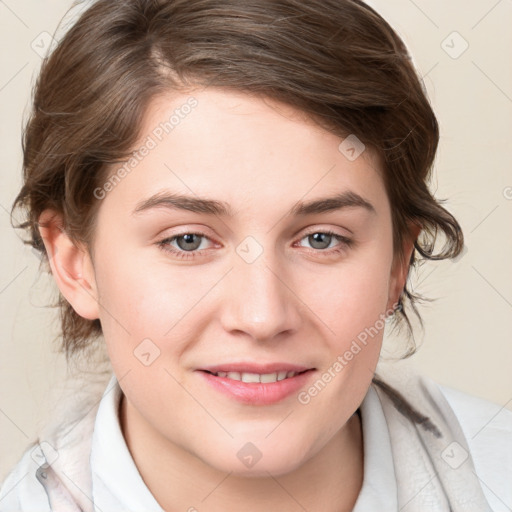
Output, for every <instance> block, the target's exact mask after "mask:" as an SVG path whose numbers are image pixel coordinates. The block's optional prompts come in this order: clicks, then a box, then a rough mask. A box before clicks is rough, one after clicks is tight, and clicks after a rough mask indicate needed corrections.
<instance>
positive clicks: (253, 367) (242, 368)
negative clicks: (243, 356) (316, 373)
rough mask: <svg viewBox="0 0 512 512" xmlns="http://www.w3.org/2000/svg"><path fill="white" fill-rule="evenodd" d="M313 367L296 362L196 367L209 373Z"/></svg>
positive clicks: (258, 371)
mask: <svg viewBox="0 0 512 512" xmlns="http://www.w3.org/2000/svg"><path fill="white" fill-rule="evenodd" d="M313 369H314V368H311V367H307V366H302V365H298V364H290V363H267V364H258V363H248V362H247V363H244V362H238V363H225V364H217V365H213V366H204V367H202V368H198V370H203V371H208V372H211V373H218V372H239V373H259V374H265V373H277V372H284V371H286V372H297V373H298V372H303V371H306V370H313Z"/></svg>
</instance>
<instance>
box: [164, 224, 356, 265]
mask: <svg viewBox="0 0 512 512" xmlns="http://www.w3.org/2000/svg"><path fill="white" fill-rule="evenodd" d="M315 234H322V235H328V236H332V237H334V238H336V239H337V240H338V241H339V242H341V244H340V245H339V246H337V247H336V248H334V249H330V250H327V249H310V250H311V251H313V252H321V253H325V255H326V256H334V255H336V254H339V253H342V252H343V251H345V250H346V249H350V248H351V247H352V246H353V245H354V240H352V239H351V238H347V237H346V236H343V235H339V234H338V233H335V232H334V231H330V230H326V231H320V230H318V231H311V232H310V233H306V234H305V235H304V236H303V237H302V238H300V240H302V239H304V238H306V237H308V236H311V235H315ZM185 235H198V236H201V237H204V238H207V239H208V240H209V239H210V238H209V237H208V236H206V235H205V234H204V233H197V232H194V231H185V232H183V233H179V234H177V235H173V236H172V237H168V238H164V239H163V240H161V241H159V242H157V245H158V247H159V248H160V249H161V250H162V251H165V252H168V253H171V254H172V255H173V256H176V257H178V258H180V259H183V260H190V259H192V258H195V257H196V256H195V255H196V253H197V252H200V251H198V250H197V249H196V250H194V251H183V250H177V249H174V248H171V246H170V245H169V244H170V243H171V242H172V241H174V240H176V239H177V238H180V237H182V236H185ZM300 240H299V241H300Z"/></svg>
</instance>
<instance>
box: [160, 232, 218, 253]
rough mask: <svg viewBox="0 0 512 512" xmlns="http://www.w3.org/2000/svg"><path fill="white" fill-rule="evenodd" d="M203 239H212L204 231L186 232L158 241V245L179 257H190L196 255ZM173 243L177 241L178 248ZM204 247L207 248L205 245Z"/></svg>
mask: <svg viewBox="0 0 512 512" xmlns="http://www.w3.org/2000/svg"><path fill="white" fill-rule="evenodd" d="M203 240H210V239H209V238H208V237H207V236H206V235H205V234H203V233H192V232H186V233H181V234H178V235H174V236H172V237H169V238H165V239H164V240H161V241H160V242H158V246H159V247H160V248H161V249H162V250H164V251H166V252H170V253H171V254H173V255H175V256H177V257H178V258H182V259H189V258H194V257H195V255H194V252H197V251H198V250H199V249H200V248H201V245H202V242H203ZM173 243H176V245H177V248H176V247H175V246H173ZM202 249H203V250H205V248H204V247H202Z"/></svg>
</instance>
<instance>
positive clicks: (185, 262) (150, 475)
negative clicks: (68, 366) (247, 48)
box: [40, 88, 418, 512]
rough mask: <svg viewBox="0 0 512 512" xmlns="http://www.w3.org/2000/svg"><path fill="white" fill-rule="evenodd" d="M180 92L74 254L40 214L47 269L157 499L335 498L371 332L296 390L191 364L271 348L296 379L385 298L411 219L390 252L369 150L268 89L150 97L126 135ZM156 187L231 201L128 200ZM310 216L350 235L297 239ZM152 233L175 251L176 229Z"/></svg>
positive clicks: (366, 321)
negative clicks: (89, 340) (199, 205)
mask: <svg viewBox="0 0 512 512" xmlns="http://www.w3.org/2000/svg"><path fill="white" fill-rule="evenodd" d="M191 96H193V97H194V98H195V99H196V100H197V102H198V103H197V106H196V107H195V108H194V109H193V110H192V111H191V112H190V113H189V114H188V115H187V116H185V117H184V118H183V119H181V121H180V123H179V124H178V125H177V126H175V127H174V129H173V130H172V132H170V133H168V134H165V135H164V136H163V137H162V140H161V141H158V144H157V145H156V147H154V148H153V149H151V150H150V151H149V152H148V154H147V155H146V156H145V157H144V158H143V160H142V161H141V162H140V163H138V165H137V166H136V167H135V168H134V169H133V170H132V171H131V172H130V173H129V174H128V175H127V176H126V177H124V179H122V180H121V181H120V182H119V183H118V184H116V185H115V186H114V187H113V188H112V189H111V190H110V191H108V193H106V194H105V197H104V198H103V199H101V205H100V208H99V212H98V219H97V226H96V232H95V238H94V241H93V244H92V254H93V257H92V258H91V256H90V254H89V252H88V251H87V250H86V248H85V247H81V246H79V245H75V244H73V243H72V242H71V241H70V240H69V238H68V237H67V236H66V233H65V232H64V231H62V230H60V229H58V227H59V223H60V222H61V221H60V219H59V217H58V216H55V215H54V213H53V212H51V211H45V212H44V213H43V215H42V216H41V219H40V220H41V221H42V222H48V225H47V226H46V227H42V228H41V234H42V236H43V239H44V241H45V245H46V248H47V250H48V253H49V255H50V256H51V260H50V261H51V267H52V272H53V275H54V277H55V280H56V282H57V284H58V286H59V288H60V290H61V292H62V294H63V295H64V296H65V297H66V299H67V300H68V301H69V302H70V303H71V304H72V305H73V307H74V309H75V310H76V311H77V312H78V313H79V314H80V315H82V316H83V317H85V318H89V319H93V318H100V320H101V324H102V328H103V332H104V337H105V342H106V345H107V349H108V353H109V356H110V358H111V362H112V366H113V369H114V372H115V374H116V376H117V378H118V380H119V383H120V386H121V388H122V390H123V392H124V394H125V397H124V399H123V401H122V404H121V407H120V420H121V425H122V429H123V433H124V436H125V439H126V442H127V445H128V447H129V449H130V451H131V453H132V455H133V458H134V461H135V463H136V465H137V467H138V469H139V472H140V473H141V475H142V477H143V479H144V481H145V482H146V485H147V486H148V487H149V489H150V491H151V492H152V493H153V495H154V496H155V498H156V499H157V501H158V502H159V503H160V505H161V506H162V507H163V508H165V509H167V510H188V509H189V508H190V507H196V508H197V509H198V510H201V508H205V507H207V508H208V510H210V511H217V510H219V511H220V510H235V507H243V509H244V510H251V511H260V510H261V511H263V510H265V511H267V510H284V511H295V510H302V508H301V507H304V508H305V509H307V510H325V511H335V510H336V511H338V512H339V511H340V510H351V509H352V506H353V504H354V503H355V500H356V498H357V495H358V493H359V490H360V488H361V485H362V479H363V444H362V434H361V425H360V420H359V416H358V414H354V413H355V412H356V410H357V408H358V407H359V405H360V403H361V401H362V400H363V398H364V396H365V394H366V392H367V390H368V387H369V385H370V383H371V379H372V377H373V371H374V369H375V367H376V365H377V362H378V358H379V353H380V349H381V343H382V334H383V331H382V330H381V331H379V334H378V335H376V336H374V337H373V338H372V339H371V341H369V342H368V344H367V345H366V346H365V347H364V348H363V349H362V350H361V351H360V352H359V353H357V355H354V357H353V359H352V360H351V361H349V362H348V364H346V365H345V366H344V367H343V369H342V371H339V372H338V373H336V376H335V377H334V378H332V380H331V382H329V383H328V385H327V386H325V388H324V389H323V390H322V391H321V392H319V393H318V394H317V395H316V396H315V397H314V398H312V399H311V401H310V402H309V403H307V404H303V403H300V402H299V401H298V399H297V393H294V394H292V395H291V396H289V397H287V398H286V399H284V400H282V401H280V402H278V403H274V404H271V405H256V406H255V405H250V404H243V403H240V402H238V401H236V400H234V399H232V398H230V397H228V396H226V395H224V394H221V393H219V392H218V391H217V390H215V389H213V388H212V387H210V386H209V385H208V384H206V383H205V382H204V379H203V378H202V376H201V375H200V374H199V373H198V372H197V371H196V370H197V369H198V368H201V367H204V366H206V365H214V364H220V363H227V362H235V361H249V362H256V363H270V362H276V361H277V362H289V363H294V364H300V365H304V366H306V367H308V368H315V369H316V370H315V372H313V373H312V374H311V375H310V380H309V381H308V384H307V386H305V389H306V388H308V387H309V386H310V385H312V384H313V383H314V382H315V381H316V380H317V379H318V378H319V377H320V376H321V375H322V373H323V372H325V371H327V369H328V368H329V367H332V365H333V363H334V362H335V361H336V360H337V357H338V356H340V355H343V354H344V353H345V352H346V351H347V350H348V349H349V347H350V345H351V343H352V342H353V340H354V339H356V337H357V335H358V334H359V333H361V332H362V331H364V329H365V328H369V327H371V326H374V325H376V322H377V321H378V319H379V318H381V317H379V315H382V314H384V313H385V312H386V311H389V310H390V309H391V308H392V306H393V304H394V303H396V301H397V300H398V297H399V294H400V292H401V290H402V289H403V286H404V284H405V279H406V276H407V271H408V266H407V264H403V263H401V261H405V262H408V261H409V257H410V254H411V251H412V247H413V246H412V243H413V241H414V239H415V237H416V236H417V234H418V231H417V230H411V239H410V240H409V241H408V242H406V243H405V245H404V254H405V256H404V259H403V260H400V259H398V258H393V244H392V224H391V210H390V205H389V201H388V198H387V195H386V191H385V188H384V183H383V181H382V178H381V174H380V169H379V162H378V160H377V159H376V158H375V156H374V155H373V154H372V153H371V151H370V150H369V149H368V148H367V149H366V150H365V151H364V152H363V153H362V154H361V155H360V156H359V157H358V158H356V159H355V160H354V161H350V160H349V159H347V158H346V156H345V155H344V154H343V153H342V152H340V150H339V149H338V146H339V144H340V142H341V141H342V139H340V138H339V137H337V136H335V135H333V134H331V133H329V132H327V131H325V130H323V129H321V128H319V127H317V126H316V125H315V124H313V123H312V122H311V121H308V120H307V119H306V118H305V117H304V115H302V114H301V113H300V112H298V111H296V110H294V109H292V108H291V107H288V106H286V105H283V104H279V103H275V102H272V101H270V100H268V99H267V100H265V101H264V100H263V99H261V98H257V97H254V96H249V95H247V94H244V93H234V92H232V91H223V90H219V89H213V88H209V89H206V90H201V91H199V90H191V92H190V93H189V94H184V93H180V94H177V93H173V94H171V93H169V94H167V95H164V96H160V97H158V98H155V99H154V100H153V102H152V103H151V104H150V106H149V108H148V110H147V112H146V116H145V118H144V119H143V120H142V130H141V132H140V133H141V136H140V144H138V145H137V146H136V147H135V148H134V150H136V149H137V148H138V147H140V145H142V144H143V143H144V141H145V140H147V137H148V136H149V135H151V134H152V133H153V130H154V129H155V127H157V126H158V125H159V123H161V122H164V121H165V120H168V119H169V117H170V115H171V114H172V113H173V110H175V109H176V108H179V107H180V106H181V105H183V104H185V103H186V101H187V99H189V98H190V97H191ZM153 138H154V137H153ZM116 170H117V168H114V167H113V168H112V169H111V171H112V172H115V171H116ZM346 190H351V191H353V192H355V193H357V194H359V195H361V196H363V197H364V198H365V199H366V200H367V201H369V202H370V203H371V204H372V205H373V206H374V208H375V213H374V214H372V213H371V212H368V211H366V210H365V209H363V208H360V207H352V208H345V209H342V210H338V211H333V212H324V213H318V214H314V215H309V216H302V217H293V216H291V215H288V211H289V210H290V209H291V208H292V207H293V206H294V205H295V204H296V203H297V202H298V201H310V200H313V199H319V198H324V197H330V196H332V195H334V194H336V193H339V192H342V191H346ZM163 191H167V192H174V193H181V194H187V195H189V196H192V197H201V198H213V199H217V200H220V201H225V202H227V203H229V205H230V206H231V208H232V209H233V210H235V212H236V215H235V216H233V217H222V216H217V215H208V214H205V213H196V212H191V211H183V210H173V209H169V208H165V207H158V208H152V209H149V210H146V211H143V212H139V213H137V214H133V213H132V212H133V210H134V209H135V208H136V206H137V205H138V204H140V202H141V201H143V200H145V199H147V198H149V197H151V196H152V195H153V194H156V193H161V192H163ZM326 230H332V231H335V232H336V234H339V235H341V236H346V237H348V238H350V239H352V240H353V244H352V245H351V246H344V245H343V242H341V241H339V240H338V239H336V238H335V237H331V238H329V237H326V238H324V239H323V240H324V241H323V242H322V239H320V240H319V242H317V244H316V245H315V241H314V240H313V239H312V237H310V236H308V235H312V234H313V233H318V232H323V231H326ZM186 233H201V234H202V235H204V237H202V238H201V237H200V238H199V239H198V241H197V243H196V247H198V248H197V249H195V257H194V258H189V259H180V258H179V257H177V256H176V255H174V254H172V253H169V252H165V251H164V250H163V249H162V247H161V246H159V245H158V243H159V242H161V241H162V240H164V239H166V238H170V237H172V236H176V235H183V234H186ZM246 237H252V239H251V244H252V245H249V247H250V248H251V249H250V251H256V250H261V251H262V252H261V254H260V255H259V256H258V257H257V258H256V259H255V260H254V261H251V262H248V261H246V259H244V258H243V257H241V256H240V255H239V253H238V252H237V248H239V247H241V246H244V241H246V240H245V239H246ZM329 240H330V242H329ZM180 242H181V243H180ZM199 242H200V244H199ZM321 242H322V243H323V245H320V243H321ZM189 243H190V242H189ZM169 245H170V246H171V247H172V248H174V249H175V250H177V251H181V252H186V250H184V249H183V247H185V248H186V247H187V245H186V244H185V243H184V241H183V239H181V241H180V240H179V239H174V241H172V242H171V241H169V242H168V243H167V246H169ZM318 247H321V248H318ZM255 248H259V249H255ZM336 248H340V249H341V251H340V252H338V253H334V249H336ZM188 254H189V255H190V251H189V253H188ZM251 254H254V252H253V253H251ZM147 339H149V340H151V342H150V343H149V344H148V342H147V341H146V342H145V343H146V344H147V345H146V347H147V348H148V350H149V352H150V354H151V358H153V357H154V356H155V355H156V354H158V356H157V357H156V359H154V361H152V362H151V364H149V365H145V364H143V363H142V362H141V361H140V360H139V358H138V357H136V355H135V354H137V353H138V352H137V347H138V346H139V345H140V344H141V342H142V341H143V340H147ZM156 347H157V348H156ZM134 351H135V354H134ZM158 351H159V352H158ZM248 442H250V443H252V444H253V445H255V446H256V447H257V449H258V450H259V452H260V453H261V459H260V460H259V461H258V462H257V463H256V464H255V465H253V466H252V467H246V466H245V465H244V464H243V463H242V462H241V460H240V459H239V457H238V456H237V453H238V452H239V450H240V449H241V448H242V447H244V446H245V445H246V443H248ZM202 500H204V501H202ZM249 504H250V505H249Z"/></svg>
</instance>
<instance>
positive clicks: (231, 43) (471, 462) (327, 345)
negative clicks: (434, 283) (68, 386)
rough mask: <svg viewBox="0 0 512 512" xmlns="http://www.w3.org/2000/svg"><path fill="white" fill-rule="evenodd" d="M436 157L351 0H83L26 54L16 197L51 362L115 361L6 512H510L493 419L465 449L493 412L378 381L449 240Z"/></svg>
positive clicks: (402, 67) (427, 386)
mask: <svg viewBox="0 0 512 512" xmlns="http://www.w3.org/2000/svg"><path fill="white" fill-rule="evenodd" d="M437 143H438V125H437V122H436V118H435V116H434V113H433V112H432V109H431V107H430V105H429V102H428V99H427V98H426V96H425V93H424V91H423V89H422V86H421V83H420V81H419V79H418V77H417V75H416V72H415V70H414V68H413V66H412V64H411V60H410V57H409V55H408V53H407V50H406V48H405V46H404V45H403V43H402V41H401V40H400V39H399V37H398V36H397V35H396V34H395V32H394V31H393V30H392V29H391V27H390V26H389V25H388V24H387V23H386V22H385V21H384V20H383V19H382V18H381V17H380V16H379V15H378V14H377V13H376V12H375V11H374V10H373V9H371V8H370V7H368V6H367V5H365V4H364V3H362V2H359V1H354V0H350V1H349V0H344V1H339V0H322V1H313V2H307V3H303V2H298V1H296V0H279V1H274V2H268V1H263V0H251V1H248V2H247V1H246V2H227V1H226V2H223V1H218V0H197V1H196V0H194V1H190V0H188V1H184V0H182V1H178V0H166V1H163V0H162V1H149V0H124V1H117V0H114V1H112V0H109V1H107V0H97V1H95V2H94V3H93V4H92V5H91V6H90V7H89V8H88V9H87V10H86V11H85V12H84V13H83V14H82V15H81V17H80V18H79V20H78V21H77V23H76V24H75V25H74V26H73V27H72V28H71V29H70V30H69V32H68V33H67V34H66V36H65V37H64V38H63V39H62V40H61V41H60V43H59V45H58V47H57V48H56V49H55V51H54V52H53V53H52V55H51V57H50V58H49V59H48V60H47V61H46V62H45V63H44V65H43V68H42V71H41V74H40V76H39V79H38V82H37V85H36V91H35V97H34V109H33V114H32V117H31V119H30V120H29V122H28V124H27V129H26V133H25V138H24V155H25V159H24V179H25V180H24V185H23V187H22V189H21V191H20V193H19V195H18V197H17V199H16V203H15V206H19V207H22V208H25V209H26V212H27V222H26V223H25V224H24V226H23V227H25V228H26V229H27V230H28V232H29V233H30V243H31V244H33V246H34V247H36V248H37V249H39V250H40V251H42V254H43V255H44V257H45V258H47V259H48V263H49V266H50V269H51V272H52V274H53V276H54V278H55V281H56V284H57V285H58V287H59V290H60V293H61V303H60V307H61V312H62V346H63V350H64V351H65V352H66V354H67V355H68V357H70V358H71V357H74V356H76V355H77V354H79V353H81V352H82V351H84V350H88V349H90V347H91V346H93V344H94V342H95V341H96V342H99V343H100V344H101V343H104V344H105V346H106V350H107V352H108V356H109V361H110V364H111V368H112V371H113V373H112V374H110V375H109V381H108V385H106V386H105V383H103V388H102V391H104V393H103V396H102V397H101V396H100V394H101V392H100V393H97V392H94V391H93V390H91V392H90V393H89V394H88V395H87V399H86V400H85V401H81V400H78V399H77V400H75V401H74V402H70V403H66V404H65V407H64V410H65V411H67V415H68V416H67V417H66V420H65V421H56V422H55V423H54V424H53V425H52V426H50V427H49V428H48V429H47V431H45V432H43V433H42V435H41V436H40V439H39V442H38V443H36V444H35V445H34V446H31V447H29V448H28V449H27V451H26V452H25V454H24V456H23V458H22V459H21V460H20V462H19V463H18V465H17V466H16V468H14V469H13V471H12V472H11V474H10V475H9V477H8V478H7V480H6V482H4V485H3V486H2V491H1V494H0V507H3V508H0V510H12V509H16V510H36V509H37V510H59V511H60V510H66V511H68V510H84V511H86V510H87V511H88V510H91V511H92V510H102V511H108V510H137V511H141V510H148V511H149V510H151V511H156V510H189V511H193V510H210V511H216V510H239V509H241V508H243V509H245V510H250V511H260V510H285V511H288V510H289V511H292V510H324V511H340V510H347V511H348V510H356V511H358V512H362V511H368V510H410V511H412V510H417V511H426V510H455V511H458V510H478V511H481V510H492V508H491V502H492V503H500V502H501V503H507V500H508V503H510V492H509V487H508V486H507V482H509V481H510V477H511V467H510V461H508V462H507V460H506V459H504V460H503V461H501V462H500V461H499V460H498V455H499V450H501V449H502V448H500V447H504V446H505V447H506V449H508V448H510V434H511V432H512V427H511V422H512V420H511V416H512V415H511V414H508V413H505V414H504V415H502V416H500V421H502V423H503V425H502V424H501V423H500V425H498V426H495V425H492V426H490V427H488V428H487V429H485V431H484V432H483V433H482V435H481V436H479V437H477V438H475V439H468V436H467V434H466V432H465V429H466V428H467V425H468V424H470V423H471V422H475V423H478V422H481V423H482V418H484V417H485V418H490V417H491V415H490V414H489V411H490V409H489V408H493V407H494V406H493V404H490V403H488V402H485V401H482V400H479V399H476V398H474V397H470V396H467V395H464V394H462V393H459V394H458V393H456V392H452V391H449V390H448V389H446V390H442V388H441V387H440V386H438V385H436V384H435V383H434V382H432V381H430V380H429V379H427V378H423V377H418V376H414V375H411V376H408V375H394V371H393V369H390V370H389V369H388V370H386V368H385V367H384V365H382V366H379V369H378V370H377V364H378V363H379V355H380V349H381V345H382V336H383V331H384V328H385V325H386V324H387V323H389V322H393V325H395V326H400V325H403V324H404V323H405V326H406V327H408V328H409V329H410V328H411V324H410V322H409V319H408V316H407V310H408V309H409V308H412V310H413V312H416V313H417V311H416V309H415V306H414V302H415V300H417V299H418V297H417V296H415V295H414V294H412V293H411V292H410V291H409V290H408V289H407V286H406V285H407V277H408V274H409V270H410V267H411V266H412V265H414V264H415V263H416V261H417V260H416V257H415V256H416V255H415V252H416V251H417V252H418V253H419V254H420V255H421V256H423V257H424V258H426V259H434V260H435V259H445V258H454V257H456V256H457V255H458V254H459V253H460V252H461V251H462V248H463V235H462V231H461V229H460V226H459V224H458V223H457V221H456V219H455V218H454V217H453V216H452V215H451V214H450V213H449V212H448V211H447V210H446V209H444V208H443V207H442V206H441V205H440V204H439V202H438V201H437V200H436V199H435V198H434V197H433V196H432V195H431V193H430V192H429V189H428V181H429V176H430V171H431V168H432V163H433V160H434V157H435V153H436V149H437ZM439 231H442V232H443V233H444V235H445V236H446V239H447V244H446V245H445V247H444V248H443V249H444V250H443V251H442V252H441V253H438V254H436V253H435V252H434V240H435V238H436V235H437V233H438V232H439ZM413 350H414V347H410V349H409V353H408V354H410V353H412V351H413ZM85 379H86V381H87V377H85ZM91 384H93V382H92V381H91ZM498 409H499V408H497V407H496V408H495V409H492V410H493V412H494V413H496V414H497V413H498V412H499V411H498ZM468 411H469V412H468ZM506 443H508V445H507V444H506ZM507 446H508V448H507ZM507 493H508V494H507ZM496 497H497V498H498V499H496ZM493 500H494V501H493ZM498 500H499V501H498Z"/></svg>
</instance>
